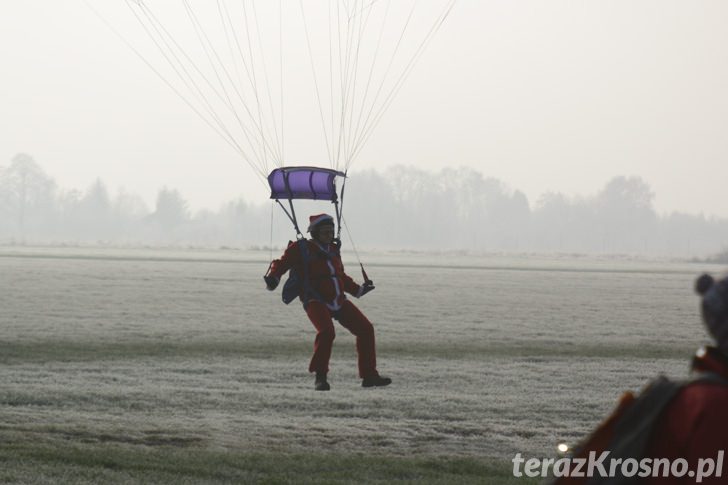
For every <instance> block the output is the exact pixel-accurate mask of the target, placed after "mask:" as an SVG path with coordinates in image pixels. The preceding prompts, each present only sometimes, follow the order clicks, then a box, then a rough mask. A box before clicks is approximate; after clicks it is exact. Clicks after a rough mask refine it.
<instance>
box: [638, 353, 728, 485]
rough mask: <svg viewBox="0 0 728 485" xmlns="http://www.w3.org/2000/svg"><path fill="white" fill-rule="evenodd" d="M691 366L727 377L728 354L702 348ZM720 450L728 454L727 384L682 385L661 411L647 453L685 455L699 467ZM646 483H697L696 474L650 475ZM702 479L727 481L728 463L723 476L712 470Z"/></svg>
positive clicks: (719, 481) (669, 456) (662, 456)
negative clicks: (713, 472) (694, 476)
mask: <svg viewBox="0 0 728 485" xmlns="http://www.w3.org/2000/svg"><path fill="white" fill-rule="evenodd" d="M692 367H693V370H694V371H696V372H712V373H714V374H717V375H719V376H721V377H723V378H724V379H726V380H728V356H725V355H724V354H723V353H721V352H720V351H719V350H717V349H715V348H705V349H700V350H699V351H698V353H697V355H696V356H695V358H694V359H693V365H692ZM720 450H723V451H725V455H728V386H726V385H721V384H715V383H694V384H690V385H688V386H687V387H685V388H684V389H682V390H681V391H680V392H679V393H678V395H677V396H675V398H673V400H672V401H671V402H670V404H668V407H667V408H666V409H665V410H664V411H663V412H662V416H660V418H659V420H658V422H657V423H656V424H655V428H654V431H653V433H652V436H651V438H650V441H649V443H648V446H647V450H646V452H645V456H646V457H649V458H669V459H670V460H675V459H677V458H684V459H686V460H687V461H688V463H689V464H690V469H691V470H697V465H698V460H700V459H708V458H712V459H713V460H715V459H716V458H717V457H718V452H719V451H720ZM725 460H726V461H728V456H726V457H725ZM645 483H647V484H649V485H658V484H660V485H683V484H688V483H695V478H691V477H688V476H686V477H683V478H676V477H653V478H652V477H651V478H649V479H646V480H645ZM702 483H703V484H711V485H713V484H719V483H721V484H726V483H728V463H724V464H723V466H722V477H716V476H715V474H713V475H712V476H710V477H705V478H703V481H702Z"/></svg>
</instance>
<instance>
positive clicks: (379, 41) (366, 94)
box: [347, 0, 392, 169]
mask: <svg viewBox="0 0 728 485" xmlns="http://www.w3.org/2000/svg"><path fill="white" fill-rule="evenodd" d="M377 1H378V0H374V1H373V2H372V3H370V4H369V6H368V8H369V7H371V6H372V5H373V4H374V3H375V2H377ZM391 5H392V1H391V0H387V7H386V9H385V10H384V18H383V19H382V26H381V28H380V29H379V37H378V38H377V45H376V48H375V50H374V56H373V60H372V65H371V68H370V69H369V76H368V78H367V83H366V87H365V88H364V95H363V97H362V101H361V109H360V110H359V116H358V117H357V120H356V128H354V135H353V138H354V139H356V136H357V135H356V134H357V133H359V127H360V126H361V121H362V115H363V114H364V111H365V109H364V108H365V107H366V104H367V98H368V97H369V92H370V89H369V88H370V86H371V83H372V77H373V75H374V68H375V67H376V65H377V60H378V58H379V51H380V49H381V45H382V37H383V36H384V28H385V26H386V24H387V18H388V17H389V8H390V7H391ZM370 11H371V10H370ZM353 160H354V153H351V154H350V156H349V160H348V161H347V169H348V168H349V167H348V165H350V164H351V163H352V161H353Z"/></svg>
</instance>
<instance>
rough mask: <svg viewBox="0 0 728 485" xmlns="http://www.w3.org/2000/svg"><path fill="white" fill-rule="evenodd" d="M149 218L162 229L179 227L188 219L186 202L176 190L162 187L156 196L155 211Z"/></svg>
mask: <svg viewBox="0 0 728 485" xmlns="http://www.w3.org/2000/svg"><path fill="white" fill-rule="evenodd" d="M151 217H152V219H153V220H154V221H156V222H157V224H159V225H160V226H161V227H162V228H164V229H173V228H175V227H177V226H180V225H182V224H184V223H185V222H188V221H189V219H190V213H189V209H188V205H187V201H186V200H184V198H182V195H180V193H179V192H178V191H177V190H173V189H168V188H166V187H164V188H162V189H161V190H160V191H159V193H158V194H157V206H156V210H155V211H154V213H153V214H152V216H151Z"/></svg>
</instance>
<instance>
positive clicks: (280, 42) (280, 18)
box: [278, 0, 286, 167]
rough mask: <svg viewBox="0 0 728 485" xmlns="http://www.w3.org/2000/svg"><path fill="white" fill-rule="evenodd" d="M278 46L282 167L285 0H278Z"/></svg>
mask: <svg viewBox="0 0 728 485" xmlns="http://www.w3.org/2000/svg"><path fill="white" fill-rule="evenodd" d="M278 48H279V54H280V57H281V66H280V69H281V71H280V76H281V84H280V87H281V167H282V166H283V165H285V163H286V139H285V137H284V124H283V106H284V105H283V0H278Z"/></svg>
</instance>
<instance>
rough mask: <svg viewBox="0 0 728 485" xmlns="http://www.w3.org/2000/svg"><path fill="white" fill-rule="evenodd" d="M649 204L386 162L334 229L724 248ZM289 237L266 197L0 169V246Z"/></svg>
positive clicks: (703, 252)
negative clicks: (153, 190) (213, 202)
mask: <svg viewBox="0 0 728 485" xmlns="http://www.w3.org/2000/svg"><path fill="white" fill-rule="evenodd" d="M653 200H654V193H653V192H652V190H651V188H650V186H649V185H648V184H647V183H646V182H645V181H644V180H642V179H641V178H639V177H625V176H618V177H614V178H613V179H612V180H610V181H609V182H608V183H607V184H606V185H605V186H604V187H603V188H602V189H601V190H600V191H599V192H597V193H596V194H593V195H591V196H582V197H567V196H565V195H563V194H560V193H548V194H545V195H543V196H542V197H540V198H539V199H538V200H536V201H535V203H531V202H529V200H528V199H527V197H526V196H525V195H524V194H523V193H522V192H520V191H518V190H513V189H511V188H509V187H508V186H506V185H505V184H504V183H502V182H501V181H499V180H497V179H494V178H491V177H486V176H484V175H483V174H482V173H480V172H478V171H476V170H473V169H470V168H449V169H443V170H441V171H439V172H429V171H425V170H421V169H417V168H415V167H411V166H395V167H391V168H389V169H387V170H384V171H381V172H380V171H375V170H366V171H361V172H357V173H355V174H354V175H353V176H351V177H350V179H349V180H348V181H347V188H346V199H345V201H344V211H345V220H346V221H348V224H347V225H346V226H347V228H348V229H349V231H346V230H344V231H343V234H347V232H350V233H351V234H352V235H353V237H354V240H355V241H356V243H357V245H358V246H361V247H362V248H371V249H412V250H442V251H449V250H466V251H490V252H493V251H496V252H543V253H607V254H642V255H656V256H664V255H671V256H708V255H715V254H718V253H720V252H721V251H725V248H726V247H728V220H726V219H719V218H714V217H705V216H704V215H702V214H701V215H691V214H684V213H677V212H676V213H672V214H668V215H658V214H657V213H656V211H655V209H654V206H653ZM321 204H322V203H320V202H319V203H318V204H312V203H306V202H301V203H299V204H298V205H297V207H298V209H297V212H298V214H299V217H300V219H301V220H300V221H299V222H300V225H301V226H302V227H304V228H305V226H306V223H305V222H306V221H307V215H308V214H309V213H314V212H323V211H329V212H332V211H333V207H329V206H327V205H325V204H324V205H323V206H322V205H321ZM271 233H272V234H273V237H272V238H271ZM293 236H295V233H294V231H293V230H292V227H291V225H290V222H289V221H288V219H287V218H286V217H285V216H284V215H283V214H282V212H281V211H280V210H279V209H278V208H277V207H276V208H272V207H271V203H270V202H261V203H251V202H250V201H246V200H245V199H244V197H242V196H241V197H239V198H238V199H236V200H231V201H229V202H227V203H225V204H223V205H222V206H221V207H219V208H217V209H216V210H211V209H205V210H200V211H197V212H195V213H192V211H191V210H190V209H189V205H188V202H187V201H186V200H185V198H184V197H183V195H182V194H181V193H180V192H179V191H178V190H176V189H173V188H167V187H163V188H161V189H160V190H159V192H158V194H157V197H156V201H155V205H154V207H153V208H149V207H148V206H147V204H145V203H144V201H143V200H142V199H141V198H140V197H139V196H138V195H135V194H133V193H128V192H120V193H118V194H116V195H114V196H112V195H111V194H109V191H108V189H107V187H106V185H105V184H104V182H103V181H101V180H100V179H97V180H96V181H95V182H94V183H93V184H92V185H91V186H90V187H88V188H87V189H86V190H83V191H81V190H77V189H70V190H69V189H63V188H61V187H59V186H58V184H57V183H56V182H55V181H54V180H53V178H52V177H51V176H49V175H48V174H47V173H46V172H45V171H44V170H43V169H42V167H41V166H40V165H39V164H38V163H37V162H36V161H35V160H33V158H32V157H31V156H29V155H27V154H18V155H17V156H15V157H13V159H12V160H11V161H10V164H9V165H8V166H7V167H5V168H0V243H1V244H106V245H175V246H204V247H221V246H225V247H235V248H255V247H258V248H260V247H264V246H270V245H271V244H272V245H273V246H275V247H281V246H283V245H284V244H285V242H286V241H287V240H288V239H289V238H291V237H293ZM343 239H344V243H345V244H347V242H348V241H347V238H343Z"/></svg>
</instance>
